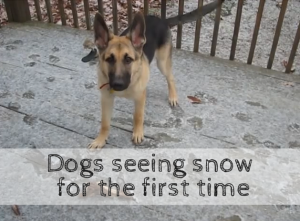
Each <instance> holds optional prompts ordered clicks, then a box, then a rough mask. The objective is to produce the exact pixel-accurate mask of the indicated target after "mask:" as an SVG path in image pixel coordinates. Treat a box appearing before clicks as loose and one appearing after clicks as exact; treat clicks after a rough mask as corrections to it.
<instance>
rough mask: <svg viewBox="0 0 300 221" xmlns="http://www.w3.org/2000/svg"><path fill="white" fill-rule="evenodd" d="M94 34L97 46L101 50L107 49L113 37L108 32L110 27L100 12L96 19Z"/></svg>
mask: <svg viewBox="0 0 300 221" xmlns="http://www.w3.org/2000/svg"><path fill="white" fill-rule="evenodd" d="M94 34H95V45H96V46H97V47H98V48H99V49H100V50H103V49H105V48H106V47H107V45H108V42H109V40H110V38H111V37H110V32H109V30H108V27H107V25H106V23H105V21H104V18H103V17H102V15H100V14H99V13H98V12H97V13H96V15H95V19H94Z"/></svg>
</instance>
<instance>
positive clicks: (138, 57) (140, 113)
mask: <svg viewBox="0 0 300 221" xmlns="http://www.w3.org/2000/svg"><path fill="white" fill-rule="evenodd" d="M223 1H224V0H215V1H214V2H212V3H209V4H207V5H205V6H203V7H202V8H201V9H196V10H194V11H191V12H189V13H187V14H184V15H178V16H175V17H172V18H168V19H161V18H158V17H155V16H151V15H147V16H144V15H143V14H142V13H140V12H138V13H137V14H135V16H134V19H133V21H132V23H131V25H130V26H129V27H128V28H127V29H126V30H125V31H123V33H122V34H121V35H120V36H116V35H114V34H113V33H112V32H111V31H110V30H109V29H108V27H107V25H106V23H105V21H104V19H103V17H102V16H101V15H100V14H99V13H97V14H96V16H95V20H94V35H95V45H96V46H97V48H98V57H99V66H98V73H97V75H98V86H99V88H100V92H101V109H102V116H101V129H100V133H99V135H98V136H97V138H96V139H95V140H94V141H93V142H92V143H90V144H89V146H88V147H89V148H91V149H95V148H102V147H103V146H104V145H105V144H106V139H107V138H108V135H109V129H110V122H111V116H112V112H113V104H114V98H115V97H116V96H118V97H124V98H127V99H130V100H133V101H134V105H135V110H134V116H133V134H132V141H133V143H135V144H139V143H141V142H142V141H143V138H144V109H145V101H146V86H147V83H148V80H149V72H150V70H149V65H150V63H151V61H152V60H153V58H154V57H155V58H156V61H157V66H158V68H159V70H160V72H161V73H162V74H163V75H164V76H165V77H166V80H167V83H168V90H169V103H170V105H171V106H172V107H174V106H176V105H177V103H178V100H177V92H176V87H175V82H174V77H173V74H172V56H171V53H172V40H171V31H170V27H173V26H175V25H178V24H179V23H181V24H184V23H187V22H192V21H196V20H197V19H198V18H201V16H204V15H206V14H208V13H210V12H212V11H213V10H214V9H216V8H217V7H218V6H220V5H221V4H222V3H223Z"/></svg>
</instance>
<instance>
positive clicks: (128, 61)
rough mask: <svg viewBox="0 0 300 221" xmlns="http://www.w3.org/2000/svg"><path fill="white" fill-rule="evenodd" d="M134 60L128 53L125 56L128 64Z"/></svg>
mask: <svg viewBox="0 0 300 221" xmlns="http://www.w3.org/2000/svg"><path fill="white" fill-rule="evenodd" d="M132 61H133V59H132V58H131V57H129V56H128V55H127V54H126V55H125V57H124V62H125V63H126V64H130V63H131V62H132Z"/></svg>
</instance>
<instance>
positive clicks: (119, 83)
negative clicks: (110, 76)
mask: <svg viewBox="0 0 300 221" xmlns="http://www.w3.org/2000/svg"><path fill="white" fill-rule="evenodd" d="M124 86H125V84H124V81H123V80H122V79H119V78H116V79H114V81H113V82H112V84H111V87H112V88H113V89H114V90H115V91H121V90H123V89H124Z"/></svg>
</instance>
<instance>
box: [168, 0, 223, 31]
mask: <svg viewBox="0 0 300 221" xmlns="http://www.w3.org/2000/svg"><path fill="white" fill-rule="evenodd" d="M224 1H225V0H215V1H214V2H212V3H209V4H207V5H204V6H203V7H202V8H197V9H196V10H194V11H191V12H189V13H187V14H184V15H177V16H175V17H172V18H167V19H166V21H167V23H168V25H169V27H173V26H176V25H178V24H179V23H181V24H184V23H188V22H193V21H196V20H197V19H199V18H201V17H202V16H204V15H206V14H208V13H210V12H212V11H213V10H215V9H216V8H217V7H218V6H220V5H221V4H222V3H223V2H224Z"/></svg>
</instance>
